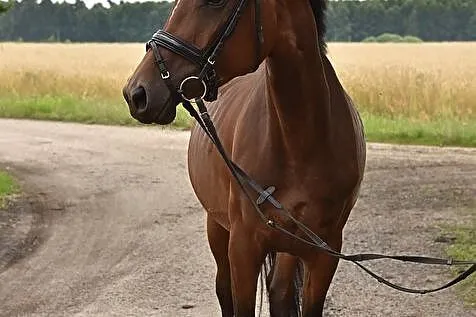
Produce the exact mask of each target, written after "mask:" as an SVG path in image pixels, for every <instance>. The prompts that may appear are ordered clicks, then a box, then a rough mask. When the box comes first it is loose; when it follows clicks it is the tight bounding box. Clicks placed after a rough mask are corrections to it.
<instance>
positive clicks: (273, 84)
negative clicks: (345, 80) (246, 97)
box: [266, 17, 332, 160]
mask: <svg viewBox="0 0 476 317" xmlns="http://www.w3.org/2000/svg"><path fill="white" fill-rule="evenodd" d="M311 18H312V19H313V17H311ZM296 24H297V25H298V26H297V27H295V28H294V30H293V31H294V32H293V33H294V36H287V37H286V39H285V40H282V41H278V42H279V44H278V45H277V47H276V48H275V49H274V50H273V53H272V54H271V56H270V57H268V58H267V60H266V77H267V107H268V110H269V111H268V114H269V124H270V125H273V126H274V127H277V129H278V130H279V132H280V135H281V138H282V141H283V142H284V147H285V149H286V150H287V151H288V152H289V153H294V154H293V155H294V156H295V159H297V160H299V159H303V158H308V159H309V158H312V157H313V155H312V154H313V153H310V152H316V151H318V152H319V153H320V155H322V154H323V153H327V154H328V155H332V152H331V147H330V144H331V141H332V131H331V108H330V91H329V86H328V82H327V80H326V73H325V69H324V63H323V58H325V56H321V54H324V53H321V52H320V49H319V44H318V43H317V32H316V30H315V26H314V21H313V20H312V25H309V26H308V27H306V26H304V27H303V23H296ZM276 124H277V126H276ZM296 156H297V157H296Z"/></svg>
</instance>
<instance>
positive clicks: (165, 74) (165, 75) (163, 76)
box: [160, 70, 170, 79]
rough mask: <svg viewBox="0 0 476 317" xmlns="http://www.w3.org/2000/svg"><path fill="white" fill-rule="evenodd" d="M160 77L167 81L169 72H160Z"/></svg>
mask: <svg viewBox="0 0 476 317" xmlns="http://www.w3.org/2000/svg"><path fill="white" fill-rule="evenodd" d="M160 77H162V79H169V78H170V73H169V71H168V70H166V71H165V73H162V72H160Z"/></svg>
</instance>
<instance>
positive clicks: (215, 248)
mask: <svg viewBox="0 0 476 317" xmlns="http://www.w3.org/2000/svg"><path fill="white" fill-rule="evenodd" d="M207 236H208V243H209V245H210V249H211V250H212V254H213V257H214V258H215V262H216V264H217V275H216V280H215V287H216V294H217V297H218V302H219V303H220V308H221V314H222V316H223V317H233V299H232V295H231V275H230V262H229V260H228V241H229V238H230V234H229V232H228V231H227V230H226V229H225V228H223V227H222V226H220V225H219V224H218V223H217V222H215V220H213V219H212V218H211V217H210V216H208V217H207Z"/></svg>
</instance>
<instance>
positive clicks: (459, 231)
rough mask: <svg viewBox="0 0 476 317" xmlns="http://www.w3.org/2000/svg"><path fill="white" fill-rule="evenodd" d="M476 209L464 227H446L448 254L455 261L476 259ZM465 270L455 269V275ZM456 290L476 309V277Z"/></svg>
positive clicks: (467, 280)
mask: <svg viewBox="0 0 476 317" xmlns="http://www.w3.org/2000/svg"><path fill="white" fill-rule="evenodd" d="M475 228H476V207H475V208H473V209H471V210H470V215H469V221H467V222H465V224H464V225H458V226H445V227H444V228H443V231H444V232H445V235H446V236H450V237H451V244H450V245H449V246H448V247H447V249H446V253H447V254H448V256H450V257H451V258H454V259H462V260H463V259H464V260H474V259H476V230H475ZM462 272H463V268H462V267H461V268H459V269H455V270H454V274H455V275H456V274H458V273H462ZM456 290H457V292H458V293H459V295H460V296H461V298H463V300H464V301H465V304H466V305H468V306H469V307H470V308H472V309H475V308H476V275H474V274H473V275H471V276H469V277H468V278H467V279H466V280H464V281H462V282H461V283H460V284H459V285H457V286H456Z"/></svg>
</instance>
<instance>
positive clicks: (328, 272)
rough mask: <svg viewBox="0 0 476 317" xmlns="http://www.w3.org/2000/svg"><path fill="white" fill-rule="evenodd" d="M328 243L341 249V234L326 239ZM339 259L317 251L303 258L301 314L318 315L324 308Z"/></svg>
mask: <svg viewBox="0 0 476 317" xmlns="http://www.w3.org/2000/svg"><path fill="white" fill-rule="evenodd" d="M327 242H328V244H329V245H330V246H331V247H332V248H333V249H334V250H336V251H340V250H341V246H342V235H341V234H339V235H338V237H337V236H335V237H334V239H332V240H328V241H327ZM338 262H339V260H338V259H337V258H335V257H331V256H330V255H328V254H326V253H323V252H318V253H315V254H312V255H310V256H309V257H308V258H306V259H305V262H304V265H305V274H304V286H303V316H304V317H311V316H312V317H320V316H322V312H323V309H324V302H325V300H326V295H327V291H328V290H329V286H330V285H331V282H332V279H333V277H334V273H335V271H336V269H337V264H338Z"/></svg>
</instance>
